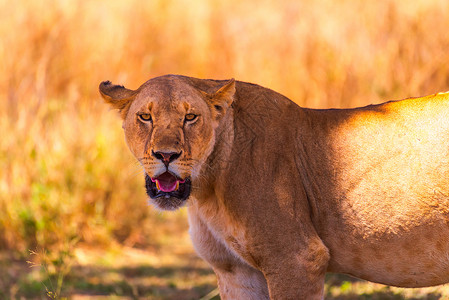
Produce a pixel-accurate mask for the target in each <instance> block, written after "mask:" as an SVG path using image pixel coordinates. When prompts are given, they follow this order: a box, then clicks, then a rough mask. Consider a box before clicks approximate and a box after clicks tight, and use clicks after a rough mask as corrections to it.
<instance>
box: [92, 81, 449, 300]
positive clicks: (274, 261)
mask: <svg viewBox="0 0 449 300" xmlns="http://www.w3.org/2000/svg"><path fill="white" fill-rule="evenodd" d="M100 90H101V92H102V94H103V96H104V97H105V99H106V100H107V101H108V102H109V103H111V104H112V105H113V106H114V107H116V108H118V109H120V110H121V111H122V112H123V111H126V114H125V115H124V116H123V117H124V129H125V136H126V140H127V143H128V145H129V147H130V149H131V151H132V153H133V154H134V155H135V156H136V158H137V159H139V161H141V162H142V165H143V167H144V169H145V172H146V173H147V174H149V175H150V176H154V175H157V173H158V172H162V171H161V170H162V169H163V166H162V165H161V163H160V162H157V161H155V160H154V159H153V158H151V156H150V155H149V151H151V150H153V149H163V150H164V151H172V150H173V151H182V153H183V154H182V156H181V157H180V158H179V159H178V160H176V161H174V162H173V163H172V164H171V165H170V168H171V169H170V171H172V172H174V173H176V174H178V175H179V176H180V177H181V178H183V177H185V176H191V177H192V192H191V195H190V197H189V199H188V200H187V206H188V211H189V222H190V232H191V236H192V241H193V243H194V246H195V248H196V250H197V252H198V254H199V255H200V256H201V257H203V258H204V259H205V260H206V261H208V262H209V263H210V264H211V266H212V267H213V269H214V271H215V273H216V274H217V277H218V281H219V287H220V293H221V296H222V298H223V299H267V298H268V297H270V298H271V299H321V298H323V285H324V275H325V273H326V271H329V272H342V273H346V274H350V275H353V276H357V277H360V278H363V279H366V280H370V281H374V282H379V283H384V284H389V285H396V286H402V287H422V286H431V285H438V284H442V283H445V282H448V281H449V255H448V253H449V184H448V181H449V94H437V95H432V96H428V97H424V98H416V99H408V100H403V101H396V102H388V103H385V104H381V105H372V106H367V107H362V108H356V109H343V110H312V109H304V108H300V107H299V106H297V105H296V104H294V103H293V102H291V101H290V100H288V99H287V98H285V97H283V96H282V95H279V94H277V93H275V92H273V91H271V90H269V89H265V88H263V87H260V86H257V85H252V84H248V83H243V82H234V81H233V80H231V81H215V80H200V79H195V78H189V77H183V76H174V75H167V76H162V77H158V78H155V79H151V80H149V81H148V82H146V83H145V84H143V85H142V86H141V87H140V88H139V89H138V90H136V91H131V90H127V89H125V88H123V87H117V86H113V87H111V86H110V84H102V86H101V87H100ZM124 99H125V100H124ZM216 105H218V107H216ZM149 109H151V114H152V115H154V120H153V124H152V125H151V126H142V124H139V121H138V120H137V118H136V113H137V112H138V111H141V110H149ZM188 110H194V111H195V112H196V113H197V114H199V115H200V117H199V119H198V120H197V122H199V123H198V124H196V125H197V126H196V127H195V128H193V127H186V126H183V124H182V122H181V120H182V119H183V117H184V115H185V114H186V113H188ZM159 206H160V205H159Z"/></svg>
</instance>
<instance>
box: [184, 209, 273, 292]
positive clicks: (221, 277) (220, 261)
mask: <svg viewBox="0 0 449 300" xmlns="http://www.w3.org/2000/svg"><path fill="white" fill-rule="evenodd" d="M189 223H190V235H191V238H192V242H193V244H194V246H195V249H196V251H197V253H198V254H199V255H200V256H201V257H202V258H203V259H204V260H206V261H207V262H208V263H209V264H210V265H211V266H212V268H213V269H214V272H215V274H216V275H217V279H218V287H219V289H220V297H221V299H232V300H239V299H245V300H246V299H248V300H264V299H269V297H268V287H267V282H266V280H265V278H264V276H263V274H262V272H260V271H259V270H257V269H254V268H253V267H251V266H249V265H247V264H246V263H245V262H243V261H241V260H240V259H239V258H237V257H236V256H235V255H234V254H233V253H231V252H230V250H229V249H227V248H226V247H225V246H224V245H223V244H222V243H221V242H219V241H218V240H217V239H216V238H215V237H214V236H213V235H212V233H211V232H210V231H209V229H208V228H207V226H206V225H205V224H204V223H203V222H202V221H201V220H200V219H199V218H195V217H192V216H191V215H189Z"/></svg>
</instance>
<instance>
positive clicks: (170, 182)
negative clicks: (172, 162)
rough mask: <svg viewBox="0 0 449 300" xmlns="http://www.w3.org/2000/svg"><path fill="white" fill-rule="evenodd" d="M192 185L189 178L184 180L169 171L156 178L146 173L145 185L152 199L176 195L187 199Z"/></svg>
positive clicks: (180, 198) (175, 196)
mask: <svg viewBox="0 0 449 300" xmlns="http://www.w3.org/2000/svg"><path fill="white" fill-rule="evenodd" d="M190 185H191V184H190V179H189V178H186V179H184V180H183V179H180V178H178V177H176V176H175V175H173V174H172V173H170V172H168V171H167V172H165V173H163V174H161V175H159V176H158V177H155V178H151V177H150V176H148V175H147V174H145V187H146V190H147V194H148V196H150V197H151V198H152V199H156V198H160V197H163V198H171V197H174V198H177V199H179V200H186V199H187V197H189V195H190Z"/></svg>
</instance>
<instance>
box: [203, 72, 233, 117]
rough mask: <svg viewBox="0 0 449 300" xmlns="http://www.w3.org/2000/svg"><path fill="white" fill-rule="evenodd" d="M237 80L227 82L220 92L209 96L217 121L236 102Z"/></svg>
mask: <svg viewBox="0 0 449 300" xmlns="http://www.w3.org/2000/svg"><path fill="white" fill-rule="evenodd" d="M234 94H235V80H234V78H232V79H230V80H229V81H228V82H226V83H225V84H224V85H223V86H222V87H221V88H220V89H219V90H218V91H216V92H215V93H213V94H207V95H208V98H209V105H210V106H211V109H212V115H213V117H214V118H215V119H220V118H221V117H222V116H224V114H225V113H226V110H227V109H228V108H229V107H230V106H231V104H232V102H233V101H234Z"/></svg>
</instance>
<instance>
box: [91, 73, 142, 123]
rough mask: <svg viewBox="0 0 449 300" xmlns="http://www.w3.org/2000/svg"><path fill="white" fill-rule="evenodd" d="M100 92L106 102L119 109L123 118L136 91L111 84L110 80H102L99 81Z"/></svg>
mask: <svg viewBox="0 0 449 300" xmlns="http://www.w3.org/2000/svg"><path fill="white" fill-rule="evenodd" d="M100 94H101V96H102V97H103V99H104V100H105V101H106V102H107V103H109V104H111V106H112V107H113V108H115V109H118V110H119V111H120V115H121V116H122V119H124V118H125V117H126V114H127V113H128V110H129V107H130V105H131V103H132V100H133V99H134V97H135V96H136V94H137V91H133V90H129V89H127V88H125V87H124V86H122V85H115V84H112V83H111V82H110V81H103V82H102V83H100Z"/></svg>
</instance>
